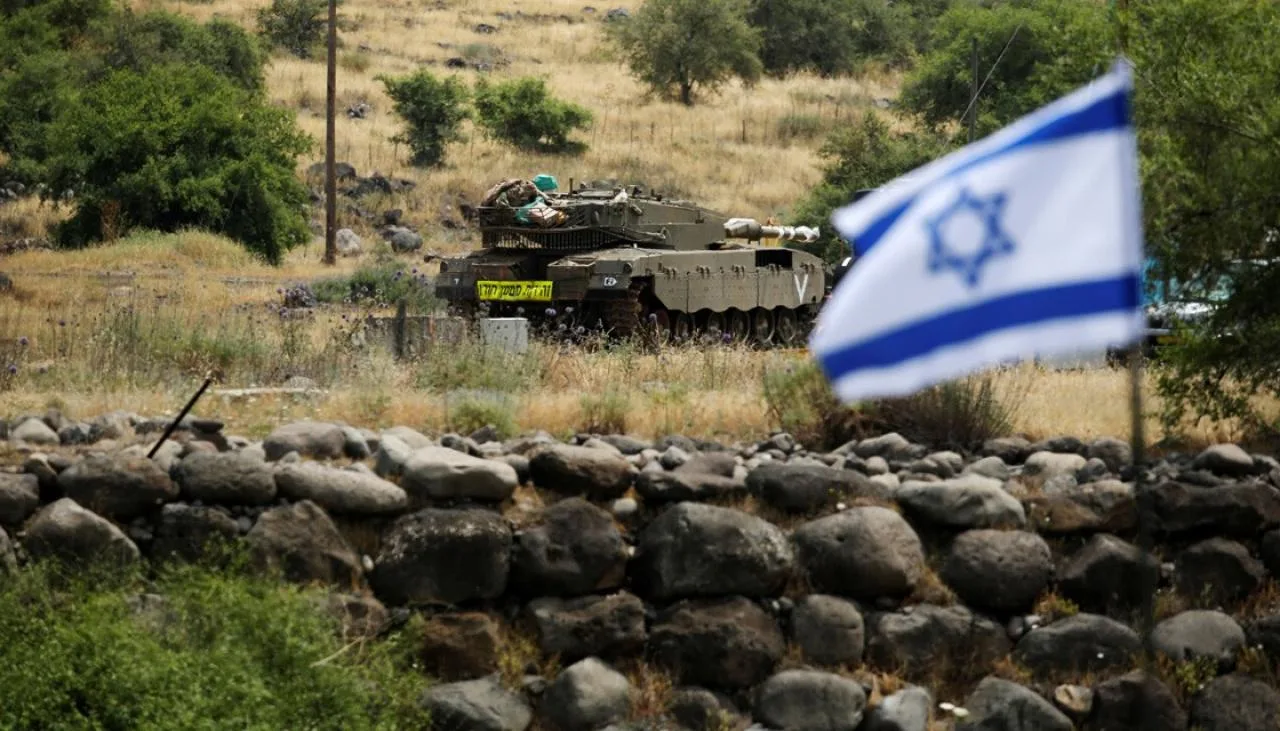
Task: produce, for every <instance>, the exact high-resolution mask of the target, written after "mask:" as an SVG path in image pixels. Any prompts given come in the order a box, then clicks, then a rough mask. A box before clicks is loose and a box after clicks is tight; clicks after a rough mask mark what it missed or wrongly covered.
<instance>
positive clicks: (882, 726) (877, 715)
mask: <svg viewBox="0 0 1280 731" xmlns="http://www.w3.org/2000/svg"><path fill="white" fill-rule="evenodd" d="M932 710H933V696H931V695H930V694H929V691H928V690H926V689H924V688H922V687H920V686H918V685H912V686H908V687H906V688H903V689H902V690H900V691H898V692H897V693H892V694H890V695H887V696H885V697H884V698H881V699H880V703H878V704H877V705H875V706H874V707H872V708H870V709H868V710H867V715H866V719H865V720H864V721H863V722H862V728H861V729H859V731H929V719H930V718H931V717H932Z"/></svg>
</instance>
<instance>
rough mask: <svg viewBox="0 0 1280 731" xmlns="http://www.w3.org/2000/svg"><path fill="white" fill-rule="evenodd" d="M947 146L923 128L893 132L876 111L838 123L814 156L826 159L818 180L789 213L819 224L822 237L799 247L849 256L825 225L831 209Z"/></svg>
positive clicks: (845, 246) (804, 221) (803, 221)
mask: <svg viewBox="0 0 1280 731" xmlns="http://www.w3.org/2000/svg"><path fill="white" fill-rule="evenodd" d="M950 149H951V147H950V145H949V144H948V143H947V141H946V140H945V139H943V138H942V137H940V136H938V135H933V134H929V133H925V132H906V133H894V132H893V131H892V130H890V128H889V125H888V123H887V122H885V120H884V119H882V118H881V117H880V116H879V115H878V114H876V113H875V112H867V113H866V114H864V115H863V116H862V118H861V119H860V120H858V121H857V122H856V123H853V124H849V125H847V126H844V127H841V128H840V129H838V130H837V131H836V132H834V133H833V134H832V135H831V136H830V137H828V138H827V140H826V142H824V143H823V145H822V147H821V148H819V150H818V154H819V156H820V157H822V158H823V159H824V160H826V165H825V166H824V170H823V176H822V182H821V183H819V184H818V185H817V186H816V187H815V188H814V189H813V190H811V191H810V192H809V194H808V195H807V196H806V197H805V198H804V199H803V200H801V202H800V204H799V205H798V206H796V209H795V211H794V212H793V213H792V215H791V216H790V218H791V221H792V222H793V223H795V224H798V225H808V226H813V225H818V226H820V228H821V231H822V236H821V238H819V239H818V241H817V242H816V243H813V244H800V245H799V246H800V248H803V249H805V250H807V251H809V252H810V253H812V254H816V255H818V256H821V257H823V258H824V259H826V260H827V261H828V262H831V263H835V262H838V261H840V260H841V259H844V258H845V257H846V256H848V255H849V243H848V242H846V241H845V240H844V239H843V238H841V237H840V236H839V235H837V234H836V233H835V231H833V230H832V228H831V227H830V226H828V225H825V224H826V222H828V221H830V220H831V213H832V211H834V210H835V209H836V208H839V207H840V206H844V205H848V203H849V202H850V201H851V200H853V195H854V193H855V192H856V191H858V190H861V189H864V188H877V187H879V186H881V185H884V184H885V183H888V182H889V181H891V180H893V179H894V178H897V177H899V176H901V175H904V174H906V173H908V172H910V171H911V170H914V169H915V168H918V167H920V166H921V165H924V164H926V163H929V162H931V161H933V160H934V159H936V158H938V157H941V156H942V155H944V154H945V153H946V152H948V151H949V150H950Z"/></svg>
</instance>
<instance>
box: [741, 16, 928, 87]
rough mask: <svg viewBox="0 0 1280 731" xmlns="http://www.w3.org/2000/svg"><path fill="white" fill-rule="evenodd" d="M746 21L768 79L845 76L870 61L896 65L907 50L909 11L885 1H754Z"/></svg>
mask: <svg viewBox="0 0 1280 731" xmlns="http://www.w3.org/2000/svg"><path fill="white" fill-rule="evenodd" d="M748 17H749V18H750V21H751V24H752V25H753V26H755V27H756V28H759V29H760V31H761V38H762V40H763V45H762V47H761V49H760V60H761V62H762V63H763V65H764V69H765V71H766V72H767V73H769V74H770V75H773V76H786V75H787V74H789V73H792V72H796V71H813V72H816V73H818V74H820V75H822V76H835V75H839V74H848V73H851V72H853V71H854V70H856V69H857V68H858V66H859V64H861V63H863V62H865V61H870V60H879V61H883V62H886V63H888V64H890V65H893V66H901V65H903V64H905V63H906V62H908V61H909V60H910V58H911V53H912V51H913V48H912V41H911V28H912V18H911V15H910V9H909V8H908V7H907V6H903V5H901V4H898V3H891V2H889V0H755V2H754V6H753V7H752V8H751V13H750V15H749V16H748Z"/></svg>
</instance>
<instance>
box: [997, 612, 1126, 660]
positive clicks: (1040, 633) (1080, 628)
mask: <svg viewBox="0 0 1280 731" xmlns="http://www.w3.org/2000/svg"><path fill="white" fill-rule="evenodd" d="M1141 652H1142V640H1141V639H1140V638H1139V637H1138V634H1137V633H1136V632H1134V631H1133V630H1132V629H1130V628H1129V627H1127V626H1125V625H1123V624H1121V623H1120V622H1117V621H1116V620H1114V619H1111V618H1109V617H1103V616H1101V615H1097V614H1087V613H1081V614H1076V615H1073V616H1070V617H1066V618H1064V619H1059V620H1057V621H1055V622H1051V623H1049V624H1047V625H1045V626H1043V627H1037V628H1036V629H1033V630H1031V631H1030V632H1028V633H1026V634H1025V635H1023V636H1022V638H1021V639H1020V640H1018V644H1017V646H1016V647H1015V648H1014V651H1013V657H1014V659H1015V660H1016V661H1018V662H1019V663H1021V664H1022V665H1024V666H1025V667H1027V668H1028V669H1030V670H1031V671H1032V672H1033V673H1037V674H1050V673H1055V672H1067V673H1071V672H1080V673H1084V672H1100V671H1103V670H1109V669H1113V668H1120V667H1123V668H1128V667H1132V666H1133V662H1134V659H1135V658H1136V657H1137V656H1138V655H1139V654H1140V653H1141Z"/></svg>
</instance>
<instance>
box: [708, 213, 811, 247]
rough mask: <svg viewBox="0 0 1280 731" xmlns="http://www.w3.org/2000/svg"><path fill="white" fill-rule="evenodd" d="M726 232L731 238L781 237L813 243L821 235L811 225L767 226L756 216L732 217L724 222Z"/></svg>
mask: <svg viewBox="0 0 1280 731" xmlns="http://www.w3.org/2000/svg"><path fill="white" fill-rule="evenodd" d="M724 234H725V236H728V237H729V238H734V239H746V240H748V241H759V240H761V239H781V240H783V241H801V242H804V243H806V244H811V243H813V242H815V241H817V240H818V237H819V236H820V235H821V234H820V232H819V231H818V229H817V228H811V227H809V226H765V225H763V224H761V223H760V222H759V221H757V220H755V219H754V218H731V219H729V220H728V221H725V223H724Z"/></svg>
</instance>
